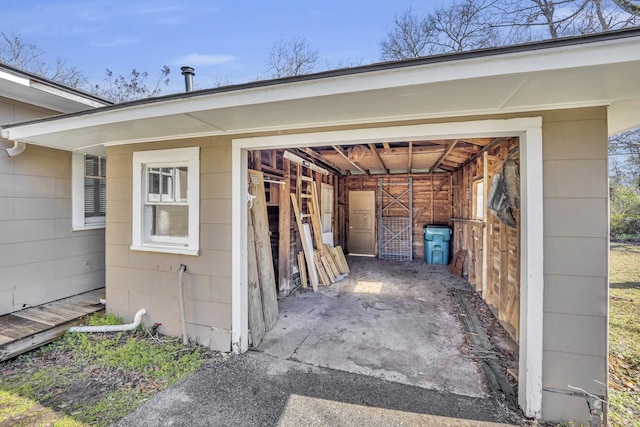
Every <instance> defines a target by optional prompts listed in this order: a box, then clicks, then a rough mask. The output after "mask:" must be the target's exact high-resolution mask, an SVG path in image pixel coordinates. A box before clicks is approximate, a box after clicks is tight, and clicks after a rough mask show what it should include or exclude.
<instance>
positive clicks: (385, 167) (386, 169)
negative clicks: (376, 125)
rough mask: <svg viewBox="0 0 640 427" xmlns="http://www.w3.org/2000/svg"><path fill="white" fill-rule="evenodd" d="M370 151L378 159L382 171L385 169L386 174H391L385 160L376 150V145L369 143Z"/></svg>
mask: <svg viewBox="0 0 640 427" xmlns="http://www.w3.org/2000/svg"><path fill="white" fill-rule="evenodd" d="M369 149H370V150H371V152H372V153H373V155H374V156H375V157H376V159H378V162H380V165H381V166H382V169H384V173H389V169H388V168H387V165H385V164H384V160H382V157H380V154H379V153H378V150H377V149H376V144H372V143H369Z"/></svg>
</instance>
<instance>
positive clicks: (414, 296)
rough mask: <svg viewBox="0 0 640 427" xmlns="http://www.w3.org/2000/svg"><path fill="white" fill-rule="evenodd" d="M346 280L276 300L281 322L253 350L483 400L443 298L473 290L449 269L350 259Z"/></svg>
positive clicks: (477, 374) (473, 366)
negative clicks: (454, 290) (452, 292)
mask: <svg viewBox="0 0 640 427" xmlns="http://www.w3.org/2000/svg"><path fill="white" fill-rule="evenodd" d="M348 262H349V266H350V269H351V274H350V275H349V276H348V277H346V278H345V279H343V280H342V281H340V282H337V283H335V284H333V285H331V286H328V287H323V286H321V287H320V289H319V291H318V292H316V293H314V292H312V291H311V290H310V288H309V290H302V291H300V292H296V293H295V294H292V295H291V296H288V297H282V298H280V299H279V308H280V316H279V319H278V323H277V324H276V325H275V327H274V328H273V329H272V330H271V331H269V332H267V334H266V335H265V338H264V340H263V341H262V343H261V344H260V346H259V347H258V350H259V351H262V352H265V353H267V354H269V355H272V356H275V357H278V358H282V359H288V360H292V361H298V362H302V363H305V364H308V365H313V366H320V367H326V368H331V369H336V370H341V371H346V372H352V373H356V374H363V375H369V376H372V377H376V378H381V379H384V380H388V381H394V382H398V383H403V384H409V385H414V386H419V387H423V388H427V389H432V390H439V391H445V392H451V393H455V394H460V395H466V396H473V397H486V396H487V395H488V391H487V390H486V386H485V384H484V379H483V376H482V374H481V373H480V371H479V369H478V366H477V365H476V363H475V362H474V361H472V360H471V359H469V358H466V357H464V356H463V355H462V354H461V352H460V349H461V347H462V345H463V338H464V335H463V331H462V326H461V325H460V322H459V320H458V319H457V317H456V315H455V314H454V313H453V308H452V302H451V299H450V297H449V295H448V294H447V290H448V289H450V288H459V289H467V290H468V289H470V288H469V285H468V283H467V282H466V281H465V280H463V279H458V278H456V277H454V276H452V275H451V274H449V272H448V271H447V269H446V266H441V265H428V264H425V262H424V261H423V260H415V261H413V262H399V261H382V260H378V259H375V258H367V257H348Z"/></svg>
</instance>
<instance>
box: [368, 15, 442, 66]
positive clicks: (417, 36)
mask: <svg viewBox="0 0 640 427" xmlns="http://www.w3.org/2000/svg"><path fill="white" fill-rule="evenodd" d="M427 28H428V27H427V24H426V19H425V18H419V17H418V16H416V15H414V14H413V12H412V11H411V8H409V9H407V10H405V11H404V12H403V13H402V15H399V16H398V15H395V16H394V18H393V27H392V28H391V30H389V31H388V32H387V38H386V39H384V40H382V42H380V50H381V51H382V54H381V55H380V58H381V59H382V60H383V61H393V60H398V59H410V58H419V57H421V56H425V55H428V54H429V49H428V46H429V43H430V34H429V33H428V31H427Z"/></svg>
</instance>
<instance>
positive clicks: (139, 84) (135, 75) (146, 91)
mask: <svg viewBox="0 0 640 427" xmlns="http://www.w3.org/2000/svg"><path fill="white" fill-rule="evenodd" d="M170 73H171V70H170V68H169V67H168V66H166V65H165V66H163V67H162V69H161V70H160V76H159V77H158V80H157V82H156V85H155V87H154V88H153V89H150V88H149V87H148V86H147V83H146V80H147V78H149V73H147V72H146V71H143V72H140V71H137V70H136V69H135V68H134V69H133V70H132V71H131V74H129V75H128V76H126V77H125V76H123V75H122V74H120V75H119V76H117V77H114V74H113V71H111V70H109V69H107V70H106V74H107V77H106V78H105V81H106V82H107V85H105V86H100V85H95V86H94V87H93V88H92V92H93V93H95V94H96V95H99V96H101V97H103V98H107V99H109V100H111V101H113V102H115V103H116V104H119V103H122V102H129V101H135V100H137V99H142V98H150V97H153V96H158V95H160V92H161V89H160V86H161V85H162V84H164V85H165V86H166V85H168V84H169V79H168V78H167V76H168V75H169V74H170Z"/></svg>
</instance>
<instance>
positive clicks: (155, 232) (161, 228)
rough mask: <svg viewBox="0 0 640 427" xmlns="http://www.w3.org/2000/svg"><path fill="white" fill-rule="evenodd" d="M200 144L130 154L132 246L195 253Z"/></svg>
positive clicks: (147, 249) (133, 247) (146, 249)
mask: <svg viewBox="0 0 640 427" xmlns="http://www.w3.org/2000/svg"><path fill="white" fill-rule="evenodd" d="M199 156H200V150H199V147H189V148H174V149H168V150H154V151H138V152H135V153H133V171H134V173H133V236H132V245H131V249H134V250H144V251H156V252H170V253H180V254H187V255H198V250H199V212H200V208H199V205H200V203H199V199H200V188H199V183H200V168H199V166H200V158H199Z"/></svg>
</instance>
